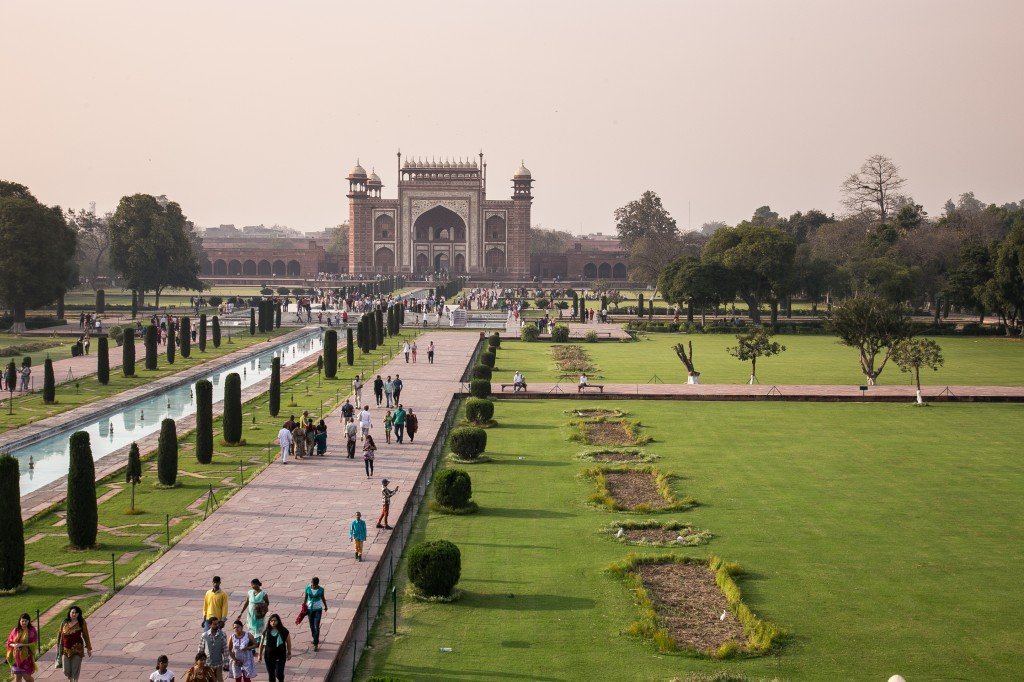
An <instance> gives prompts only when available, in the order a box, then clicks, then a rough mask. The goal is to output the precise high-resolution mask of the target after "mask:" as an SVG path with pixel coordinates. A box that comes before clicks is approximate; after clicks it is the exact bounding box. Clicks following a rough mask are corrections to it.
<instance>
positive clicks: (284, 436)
mask: <svg viewBox="0 0 1024 682" xmlns="http://www.w3.org/2000/svg"><path fill="white" fill-rule="evenodd" d="M277 444H278V445H280V446H281V464H287V463H288V455H289V454H290V453H291V451H292V445H293V442H292V430H291V429H289V428H288V424H285V425H284V426H282V427H281V430H280V431H278V432H277Z"/></svg>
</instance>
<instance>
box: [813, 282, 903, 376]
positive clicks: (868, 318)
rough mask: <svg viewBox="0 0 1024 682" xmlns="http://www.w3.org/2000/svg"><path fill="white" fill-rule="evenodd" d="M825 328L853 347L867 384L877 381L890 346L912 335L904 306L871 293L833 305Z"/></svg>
mask: <svg viewBox="0 0 1024 682" xmlns="http://www.w3.org/2000/svg"><path fill="white" fill-rule="evenodd" d="M828 327H829V330H830V331H831V332H832V333H833V334H835V335H836V336H838V337H839V342H840V343H842V344H843V345H845V346H850V347H851V348H856V349H857V352H858V354H859V357H860V368H861V371H862V372H863V373H864V377H865V379H866V380H867V383H868V386H874V385H875V384H876V383H878V377H879V376H880V375H881V374H882V370H883V369H885V363H886V362H888V361H889V357H890V356H891V355H892V350H893V347H894V346H895V345H896V344H897V343H898V342H900V341H902V340H904V339H909V338H910V337H911V336H913V333H912V330H911V327H910V321H909V318H908V316H907V311H906V308H904V306H903V305H902V304H899V303H891V302H889V301H886V300H885V299H883V298H881V297H880V296H876V295H873V294H869V295H866V296H858V297H856V298H851V299H848V300H847V301H845V302H844V303H843V304H842V305H841V306H838V307H837V308H834V309H833V310H832V312H831V314H830V315H829V318H828ZM879 354H881V356H882V359H881V362H878V356H879Z"/></svg>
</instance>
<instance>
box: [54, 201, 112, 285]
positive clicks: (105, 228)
mask: <svg viewBox="0 0 1024 682" xmlns="http://www.w3.org/2000/svg"><path fill="white" fill-rule="evenodd" d="M110 216H111V214H110V213H108V214H106V215H105V216H102V217H100V216H97V215H96V210H95V208H90V209H89V210H88V211H87V210H85V209H84V208H80V209H78V210H77V211H75V210H74V209H70V208H69V209H68V210H67V213H66V214H65V217H66V220H67V222H68V225H70V226H71V228H72V229H73V230H74V231H75V233H76V235H77V241H78V253H77V259H78V260H79V261H80V262H81V263H83V264H86V265H88V270H86V273H87V275H88V278H89V281H90V283H91V284H92V287H93V288H94V289H95V288H96V278H97V277H98V276H99V275H100V273H101V272H104V269H105V267H106V265H107V260H108V259H107V256H108V254H109V251H110V230H109V221H110Z"/></svg>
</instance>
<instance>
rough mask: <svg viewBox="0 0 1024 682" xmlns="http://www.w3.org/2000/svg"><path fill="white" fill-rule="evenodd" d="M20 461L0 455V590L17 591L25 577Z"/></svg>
mask: <svg viewBox="0 0 1024 682" xmlns="http://www.w3.org/2000/svg"><path fill="white" fill-rule="evenodd" d="M20 479H21V471H20V470H19V467H18V460H17V459H15V458H14V457H11V456H10V455H8V454H7V453H0V528H3V529H4V530H3V532H2V533H0V590H14V589H15V588H17V587H19V586H20V585H21V582H22V579H23V578H24V577H25V524H24V522H23V521H22V520H21V480H20Z"/></svg>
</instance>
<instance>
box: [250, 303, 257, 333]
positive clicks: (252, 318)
mask: <svg viewBox="0 0 1024 682" xmlns="http://www.w3.org/2000/svg"><path fill="white" fill-rule="evenodd" d="M255 335H256V309H255V308H249V336H255Z"/></svg>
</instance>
